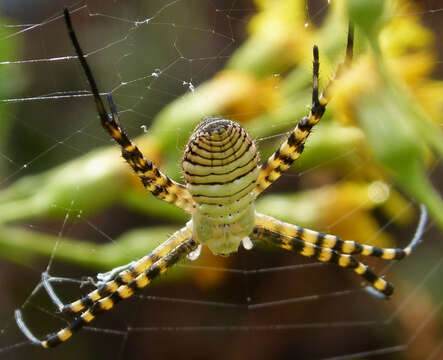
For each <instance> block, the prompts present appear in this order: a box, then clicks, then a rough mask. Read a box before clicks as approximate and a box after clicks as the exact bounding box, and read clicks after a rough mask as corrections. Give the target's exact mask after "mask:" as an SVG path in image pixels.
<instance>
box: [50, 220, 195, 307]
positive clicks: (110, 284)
mask: <svg viewBox="0 0 443 360" xmlns="http://www.w3.org/2000/svg"><path fill="white" fill-rule="evenodd" d="M191 236H192V223H191V222H188V223H187V224H186V226H185V227H183V228H182V229H180V230H179V231H177V232H175V233H174V234H173V235H172V236H171V237H170V238H169V239H168V240H166V241H165V242H163V243H162V244H161V245H159V246H158V247H157V248H155V249H154V250H153V251H152V252H151V253H150V254H149V255H146V256H144V257H142V258H141V259H139V260H137V261H134V262H133V263H132V264H130V265H128V267H127V269H125V270H123V271H121V272H119V273H118V274H117V275H116V276H115V278H114V279H112V280H109V281H106V282H104V283H103V284H101V285H99V286H98V287H97V289H95V290H93V291H91V292H90V293H89V294H87V295H86V296H84V297H82V298H81V299H78V300H76V301H74V302H72V303H69V304H66V305H65V304H63V303H62V301H61V300H60V299H59V297H58V296H57V295H56V294H55V291H54V290H53V289H52V286H51V285H50V281H49V278H48V275H47V273H43V274H42V283H43V286H44V288H45V289H46V292H47V293H48V295H49V296H50V298H51V300H52V301H53V303H54V304H55V305H56V306H57V308H58V309H59V311H60V312H67V313H72V314H76V313H78V312H80V311H83V310H84V309H86V308H89V307H90V306H92V305H93V304H94V303H95V302H97V301H98V300H100V299H102V298H103V297H105V296H108V295H110V294H112V293H113V292H114V291H116V290H117V289H118V288H119V287H120V286H121V285H125V284H128V283H130V282H131V281H133V280H134V279H135V278H136V277H137V276H139V275H140V274H141V273H143V272H144V271H146V269H148V268H149V267H150V266H151V265H152V264H154V263H155V262H157V261H158V260H159V259H161V258H162V257H164V256H165V255H167V254H168V253H169V252H170V251H171V250H173V249H175V248H176V247H177V246H179V245H180V244H182V243H183V242H185V241H186V240H188V239H189V238H190V237H191Z"/></svg>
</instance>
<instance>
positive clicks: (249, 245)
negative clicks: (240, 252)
mask: <svg viewBox="0 0 443 360" xmlns="http://www.w3.org/2000/svg"><path fill="white" fill-rule="evenodd" d="M241 243H242V245H243V247H244V248H245V250H251V249H252V248H253V247H254V243H253V242H252V241H251V239H250V238H249V237H248V236H246V237H245V238H243V239H242V241H241Z"/></svg>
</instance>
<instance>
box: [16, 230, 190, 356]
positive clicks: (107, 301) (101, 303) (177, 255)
mask: <svg viewBox="0 0 443 360" xmlns="http://www.w3.org/2000/svg"><path fill="white" fill-rule="evenodd" d="M197 246H198V243H197V242H196V241H194V240H193V239H192V238H191V236H188V237H187V238H186V239H184V240H183V241H182V242H181V243H180V244H179V245H178V246H176V247H175V248H173V249H170V251H168V253H167V254H165V255H164V256H162V257H161V258H159V259H158V260H157V261H156V262H154V263H153V264H152V265H151V266H149V267H148V268H147V269H146V270H145V271H143V272H142V273H140V274H139V275H138V276H136V277H134V279H133V280H132V281H130V282H129V283H127V284H123V285H120V286H119V287H118V288H117V289H116V290H115V291H113V292H112V293H111V294H109V295H108V296H106V297H104V298H101V299H100V300H98V301H95V302H94V303H93V304H92V305H91V306H90V307H89V308H87V309H86V310H85V311H83V312H82V314H81V315H80V316H78V317H76V318H75V319H74V320H73V321H72V322H71V323H69V325H68V326H67V327H65V328H63V329H61V330H59V331H57V332H56V333H53V334H50V335H48V336H46V338H45V339H44V340H39V339H38V338H37V337H35V336H34V335H33V334H32V332H31V331H30V329H29V328H28V327H27V325H26V324H25V322H24V321H23V318H22V314H21V311H20V310H16V312H15V318H16V321H17V324H18V326H19V328H20V330H21V331H22V332H23V334H24V335H25V336H26V337H27V338H28V340H29V341H30V342H31V343H33V344H35V345H39V346H42V347H44V348H49V347H54V346H57V345H59V344H61V343H62V342H64V341H66V340H68V339H69V338H70V337H71V336H72V335H73V334H74V333H75V332H77V331H78V330H80V329H81V328H82V327H83V326H85V325H87V324H89V323H90V322H91V321H93V320H94V319H95V317H96V316H97V315H98V314H100V313H101V312H104V311H107V310H111V309H112V308H113V307H114V305H115V304H117V303H118V302H120V301H122V300H125V299H127V298H129V297H131V296H132V295H134V293H135V292H136V291H137V290H140V289H142V288H144V287H146V286H147V285H149V284H150V283H151V282H152V280H154V279H155V278H156V277H158V276H160V275H162V274H163V273H165V272H166V271H167V270H168V269H169V268H170V267H172V266H173V265H174V264H176V263H177V262H178V261H180V260H181V259H183V258H184V257H185V256H186V255H188V254H189V253H191V252H192V251H193V250H195V249H196V248H197Z"/></svg>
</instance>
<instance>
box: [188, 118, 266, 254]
mask: <svg viewBox="0 0 443 360" xmlns="http://www.w3.org/2000/svg"><path fill="white" fill-rule="evenodd" d="M258 162H259V156H258V152H257V148H256V146H255V144H254V141H253V140H252V138H251V136H250V135H249V134H248V132H247V131H246V129H245V128H243V127H242V126H241V125H239V124H238V123H236V122H233V121H230V120H226V119H223V118H218V117H206V118H204V119H203V120H202V121H201V122H200V124H199V125H198V126H197V128H196V129H195V130H194V132H193V134H192V135H191V138H190V139H189V142H188V144H187V145H186V149H185V152H184V156H183V160H182V168H183V175H184V178H185V182H186V187H187V188H188V190H189V192H190V193H191V195H192V198H193V199H194V201H195V203H196V207H195V209H194V211H193V212H192V224H193V227H192V229H193V237H194V239H195V240H197V241H198V242H199V243H201V244H205V245H207V246H208V247H209V248H210V249H211V251H212V252H213V253H214V254H218V255H222V254H223V255H227V254H229V253H232V252H235V251H237V249H238V246H239V244H240V242H241V240H242V239H244V238H245V237H248V236H249V234H250V233H251V232H252V229H253V227H254V222H255V207H254V198H255V196H254V193H253V192H252V190H253V189H254V187H255V183H256V180H257V177H258V174H259V168H258Z"/></svg>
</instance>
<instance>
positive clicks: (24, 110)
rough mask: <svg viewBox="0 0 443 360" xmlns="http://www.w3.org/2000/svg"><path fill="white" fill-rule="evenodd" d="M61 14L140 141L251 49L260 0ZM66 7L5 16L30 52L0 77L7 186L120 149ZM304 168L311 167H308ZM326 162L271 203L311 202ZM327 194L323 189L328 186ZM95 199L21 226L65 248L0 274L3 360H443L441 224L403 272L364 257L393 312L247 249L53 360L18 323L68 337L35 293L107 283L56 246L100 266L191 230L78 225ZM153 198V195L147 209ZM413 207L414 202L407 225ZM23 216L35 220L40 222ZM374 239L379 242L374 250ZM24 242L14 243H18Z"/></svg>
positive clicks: (193, 268)
mask: <svg viewBox="0 0 443 360" xmlns="http://www.w3.org/2000/svg"><path fill="white" fill-rule="evenodd" d="M63 5H65V6H69V7H70V9H72V18H73V23H74V26H75V28H76V31H77V35H78V37H79V40H80V43H81V45H82V48H83V49H84V51H85V53H87V54H88V61H89V63H90V66H91V68H92V70H93V73H94V75H95V77H96V79H97V80H98V83H99V87H100V89H101V90H102V91H106V92H111V93H112V94H113V97H114V100H115V101H116V103H117V106H118V109H119V113H120V115H121V121H122V123H123V124H124V127H125V128H126V130H127V131H128V133H129V135H130V137H132V138H133V137H136V136H139V135H141V134H143V133H144V132H147V131H149V128H150V126H151V123H152V120H153V119H154V118H155V117H156V115H157V114H158V113H159V111H160V110H161V109H163V108H164V107H165V106H167V105H168V104H169V103H171V101H173V100H176V99H178V98H179V97H180V96H182V95H183V94H191V95H192V94H193V93H194V91H195V89H196V88H197V87H198V86H199V85H201V84H202V83H204V82H205V81H206V80H207V79H210V78H212V77H213V76H214V74H216V73H217V72H218V71H219V70H220V69H222V68H223V66H224V65H225V63H226V62H227V61H228V59H230V56H231V55H232V54H233V53H234V51H235V50H236V49H237V48H238V47H239V46H240V45H241V44H242V43H243V42H244V41H245V39H246V36H247V34H246V27H247V25H248V21H249V20H250V18H251V16H253V14H254V13H255V12H256V8H255V6H254V4H253V3H252V1H247V0H224V1H217V0H165V1H155V2H143V1H136V2H130V4H128V3H127V2H123V1H120V2H119V1H114V2H109V1H99V0H97V1H81V2H76V1H65V2H64V4H63ZM61 6H62V5H61V4H55V3H50V2H48V3H39V4H38V5H37V4H36V3H35V2H32V1H29V2H27V1H21V2H16V1H12V0H11V1H4V2H3V3H2V4H1V5H0V14H3V16H4V17H3V18H2V24H3V25H2V28H3V30H5V33H4V34H2V36H1V38H0V46H1V43H3V44H4V46H5V49H8V46H12V45H9V44H12V42H14V41H17V42H18V43H19V44H21V45H20V46H21V47H22V48H21V50H20V51H18V52H16V53H15V54H18V55H14V56H11V55H8V53H6V54H2V58H1V59H0V74H6V73H9V74H11V73H12V74H14V75H15V74H16V77H13V80H14V81H8V82H7V83H6V85H5V87H6V90H7V91H5V90H4V89H1V85H0V90H1V91H2V98H3V100H2V102H1V107H2V108H3V109H2V116H3V118H4V119H3V120H4V121H3V126H2V130H3V131H2V135H1V136H2V140H3V141H2V142H3V145H2V148H1V150H0V163H1V164H0V166H1V170H2V175H3V176H2V180H1V184H2V187H4V188H6V187H7V186H9V185H11V184H13V183H14V182H15V181H17V180H18V179H20V178H24V177H26V176H30V175H33V174H39V173H41V172H43V171H45V170H48V169H52V168H53V167H54V166H56V165H60V164H65V163H67V162H69V161H71V160H72V159H76V158H78V157H80V156H82V155H84V154H87V153H88V152H90V151H91V150H92V149H96V148H98V147H100V146H105V145H110V144H111V141H110V139H109V138H108V136H107V134H105V133H104V132H103V130H102V128H101V127H100V124H99V121H98V118H97V115H96V110H95V108H94V104H93V101H92V99H91V96H90V94H89V92H88V91H87V89H88V87H87V84H86V81H85V78H84V76H83V74H82V71H81V69H80V66H79V65H78V62H77V59H76V58H75V57H74V56H73V54H74V52H73V49H72V45H71V43H70V41H69V39H68V36H67V35H66V30H65V28H64V23H63V19H62V17H61V10H62V9H61V8H60V7H61ZM423 9H424V10H423V12H422V14H421V15H422V16H423V21H424V23H425V24H426V25H427V26H429V27H431V28H432V29H433V30H434V31H436V32H439V34H440V36H441V34H442V31H443V29H442V27H441V25H439V24H442V23H443V8H442V7H441V4H440V5H439V2H438V1H437V0H435V1H432V0H429V1H425V2H423ZM306 10H307V15H306V25H307V26H309V25H310V23H311V22H316V21H321V19H322V18H323V17H324V16H325V15H326V13H327V11H328V4H327V2H326V1H311V2H309V3H308V5H307V7H306ZM413 15H415V14H405V15H404V16H413ZM437 38H438V35H437ZM437 45H438V46H440V48H439V49H438V51H440V55H439V56H438V58H437V59H435V61H434V62H435V65H436V77H439V78H441V77H442V76H443V66H442V61H441V59H442V56H441V53H442V51H443V49H442V48H441V44H439V42H438V41H437ZM15 46H17V45H15ZM19 71H20V72H19ZM21 73H23V74H25V75H20V74H21ZM275 75H276V77H280V76H284V75H285V74H279V73H276V74H275ZM321 76H322V74H321ZM4 94H7V95H4ZM11 94H12V95H11ZM14 94H15V95H14ZM309 95H310V94H309V93H308V94H307V96H309ZM197 111H200V112H201V115H202V116H204V115H212V114H206V113H205V111H204V107H203V106H202V107H201V109H197ZM283 125H285V124H283ZM286 125H287V127H289V126H290V125H291V124H286ZM181 130H182V129H181V128H180V124H178V125H177V126H176V127H175V128H174V129H173V131H170V132H169V133H168V134H166V135H167V136H166V137H167V138H172V139H175V143H176V148H175V150H176V152H177V153H180V152H181V151H182V148H181V145H179V144H182V143H183V139H182V137H183V138H186V137H187V136H188V135H189V133H186V132H185V133H183V132H182V131H181ZM252 130H254V129H252ZM255 130H258V132H260V131H261V129H255ZM282 136H284V134H281V133H280V134H277V135H272V136H271V135H270V136H267V137H266V138H261V139H259V143H260V144H261V145H265V144H266V143H268V142H272V140H274V139H275V138H276V137H277V140H278V139H279V138H280V139H281V138H282ZM352 151H353V149H351V150H350V152H352ZM116 154H117V153H116ZM117 159H118V155H117ZM336 160H340V159H339V158H337V159H334V161H336ZM299 161H300V162H301V164H303V161H304V160H303V159H300V160H299ZM330 161H331V160H325V161H321V162H320V163H319V164H317V165H315V166H314V165H313V166H308V168H307V169H303V170H301V171H299V172H298V173H295V172H292V173H290V174H286V175H285V176H284V177H283V178H282V179H281V181H280V182H279V185H278V186H276V188H277V190H279V191H287V190H288V189H291V188H293V186H294V183H296V186H299V187H301V188H303V185H306V183H308V182H309V183H310V184H309V188H314V187H315V186H316V183H315V180H316V179H317V180H318V178H316V177H315V175H314V176H313V175H312V174H315V173H316V172H317V171H319V170H320V173H321V170H322V169H323V168H325V167H327V166H328V164H329V162H330ZM297 166H299V165H297ZM300 167H302V165H300ZM165 170H166V172H167V173H168V174H169V172H168V170H170V171H172V172H173V171H174V170H176V166H175V165H174V164H173V165H171V169H165ZM356 171H359V168H358V166H357V165H355V166H354V167H353V168H350V169H348V170H346V172H345V173H344V175H342V177H341V178H338V179H337V178H334V179H332V180H331V181H332V182H333V183H334V184H340V183H345V182H346V180H347V178H348V177H350V176H352V174H353V172H356ZM439 174H440V176H439ZM88 175H90V174H88ZM429 176H430V177H431V178H432V179H434V180H435V181H434V183H435V185H436V186H440V187H441V181H440V182H439V181H438V179H439V178H440V179H441V166H440V165H439V164H437V165H436V166H433V167H432V168H431V169H430V170H429ZM116 181H118V180H117V179H116ZM312 181H314V183H311V182H312ZM318 183H319V184H320V185H324V182H323V181H319V182H318ZM37 185H38V184H37ZM387 185H388V186H392V184H387ZM86 187H87V185H86V184H83V183H79V184H78V186H77V187H76V188H75V187H73V188H75V191H74V192H73V193H72V194H69V193H68V194H65V196H66V198H67V199H68V200H70V201H68V203H69V204H70V206H69V207H60V205H58V203H57V201H54V202H53V204H52V206H53V210H54V213H57V214H58V215H59V218H60V219H57V218H56V219H54V217H52V216H50V214H48V216H47V217H44V219H45V220H42V219H38V220H37V219H27V220H24V221H19V222H18V223H19V224H18V225H19V226H17V227H16V228H20V229H23V228H24V229H29V230H33V231H38V232H41V233H44V234H48V236H49V235H51V236H56V237H57V238H58V240H57V241H56V242H55V243H53V244H52V245H51V248H50V251H49V252H50V258H49V260H48V258H47V257H41V258H37V259H36V258H31V259H27V258H26V256H25V257H20V256H18V255H14V254H9V253H7V252H6V250H5V253H4V256H3V257H2V258H8V257H9V258H10V260H9V261H8V260H2V261H1V262H0V266H1V271H0V274H1V278H2V296H0V301H1V306H0V309H1V310H0V316H1V320H2V321H1V324H2V325H1V327H0V328H1V332H0V358H2V359H3V358H4V359H20V358H33V359H38V358H42V359H43V358H45V359H48V358H57V359H59V358H63V359H71V358H78V357H79V356H80V357H82V358H94V359H123V358H130V359H142V358H143V359H144V358H155V359H169V358H192V359H200V358H201V359H207V358H213V359H219V358H220V359H221V358H228V359H240V358H241V359H244V358H250V359H270V358H272V359H293V358H301V359H357V358H358V359H366V358H371V359H427V360H436V359H440V358H442V356H443V349H442V345H443V341H442V330H441V329H442V320H443V316H442V315H443V312H442V305H443V301H442V296H441V294H442V287H441V279H439V277H440V278H441V273H442V263H443V257H442V245H441V242H440V241H439V240H441V235H440V233H439V232H438V229H437V228H436V226H435V225H434V224H433V223H432V222H429V223H428V225H427V226H426V229H425V233H424V237H423V243H422V244H421V245H420V246H419V248H418V249H417V250H416V251H415V252H414V254H413V256H411V257H409V258H408V259H407V260H406V261H404V262H396V263H389V262H382V261H367V260H366V259H364V261H365V262H367V263H368V264H370V265H371V266H374V267H375V268H376V270H377V273H380V274H383V275H386V277H387V278H388V279H389V280H390V281H392V282H393V283H394V284H395V285H396V293H395V296H394V297H393V298H392V299H391V300H390V301H387V302H383V301H380V300H377V299H375V298H372V297H370V296H368V294H367V293H365V292H364V291H363V288H362V287H361V286H360V280H359V279H355V277H356V276H355V275H354V274H352V272H348V271H347V270H342V269H337V268H335V267H334V266H329V265H324V264H319V263H316V262H311V261H309V260H306V259H304V258H301V257H299V256H295V255H293V254H290V253H286V252H284V251H270V250H269V249H263V248H262V247H260V246H258V247H257V248H255V249H254V250H252V251H246V250H244V249H240V251H239V253H238V254H234V255H232V256H230V257H229V258H216V257H214V256H212V255H210V254H209V253H207V252H204V253H203V254H202V256H201V257H200V259H198V260H197V261H196V262H192V263H191V262H185V263H183V264H180V265H178V266H177V267H176V269H174V270H171V271H170V272H168V273H167V274H166V275H164V276H163V279H161V280H159V281H156V282H155V283H154V285H153V286H152V287H150V288H148V289H146V290H145V291H142V292H141V293H140V294H138V295H136V296H134V299H131V300H128V301H125V302H123V303H121V304H119V306H118V307H117V308H116V309H115V310H113V311H111V312H108V313H106V314H105V315H103V316H100V317H99V319H97V321H95V322H94V323H92V324H91V326H89V327H86V328H85V329H84V330H82V331H80V332H79V333H78V334H76V335H75V336H74V338H73V339H71V340H69V341H68V342H66V343H64V344H62V345H60V346H59V347H57V348H56V349H53V350H50V351H45V350H43V349H39V348H37V347H34V346H32V345H31V344H30V343H29V342H28V341H27V340H26V339H25V338H24V336H23V335H22V334H21V332H20V331H19V330H18V328H17V326H16V323H15V320H14V310H15V309H17V308H20V309H22V311H23V314H24V317H25V321H26V323H27V324H28V326H29V327H30V328H31V329H32V331H33V332H34V333H35V334H37V335H38V336H42V335H44V334H47V333H49V332H52V331H55V330H58V329H59V328H61V327H63V326H64V325H65V324H66V322H65V321H64V318H63V317H62V316H60V315H59V314H57V313H56V311H55V307H54V306H53V305H52V304H51V302H50V300H49V299H48V296H47V295H46V294H45V292H44V291H43V289H42V287H41V284H40V277H41V273H42V272H43V271H47V272H49V273H50V274H51V275H52V276H56V277H59V281H58V282H57V284H56V286H55V287H56V291H57V293H58V295H59V296H60V297H61V298H62V299H63V300H64V301H66V302H67V301H69V300H73V299H76V298H78V297H79V295H80V294H84V293H85V292H87V291H88V290H90V289H91V286H90V284H89V285H88V281H87V276H94V275H95V274H96V273H97V270H95V271H94V270H91V269H90V268H87V267H81V266H77V265H72V264H66V263H65V262H63V261H61V260H60V259H59V254H60V248H62V247H63V244H64V243H65V242H66V241H69V239H70V238H78V239H82V240H88V241H90V242H92V243H96V244H97V247H96V249H95V251H96V254H95V255H96V256H97V257H100V256H102V254H101V253H100V249H102V247H101V245H103V244H113V243H115V239H117V238H118V237H119V236H120V235H121V234H122V233H124V232H125V231H128V230H130V229H133V228H140V227H144V226H147V225H151V226H159V225H165V226H168V229H169V226H170V229H171V230H167V231H170V233H172V231H174V229H175V230H177V229H178V228H179V227H180V226H182V225H183V223H184V222H180V221H177V220H175V221H174V220H171V219H165V218H160V217H155V216H152V217H147V216H145V215H141V214H140V212H137V211H135V210H127V209H126V208H124V207H123V206H121V205H118V206H112V207H111V208H110V209H109V208H108V209H106V210H105V211H101V212H98V213H93V214H92V215H89V214H88V215H84V213H88V212H89V211H90V210H91V209H84V208H82V207H79V205H78V198H79V194H81V193H82V191H84V190H85V189H86ZM96 195H97V197H98V198H102V197H103V196H102V194H96ZM151 199H152V197H151V196H147V197H146V201H150V200H151ZM413 206H415V205H414V204H412V202H410V201H407V204H406V205H405V208H404V211H405V212H406V211H409V210H410V209H409V208H410V207H413ZM2 210H3V211H5V213H6V212H8V209H4V208H2ZM25 210H26V211H30V212H31V213H32V209H24V210H23V211H25ZM358 210H359V208H358V206H357V205H356V206H355V207H354V208H351V209H348V210H346V212H345V213H344V214H342V215H340V217H339V218H338V219H336V220H335V223H333V224H329V225H328V227H327V228H326V229H322V230H326V231H332V230H333V229H334V228H336V227H337V226H340V224H344V223H346V221H347V220H348V219H349V218H351V217H352V216H353V214H354V213H355V212H357V211H358ZM60 214H62V216H61V217H60ZM400 215H401V214H400ZM400 215H399V216H400ZM5 216H6V215H5ZM374 216H375V217H376V218H377V220H378V221H379V223H380V230H379V231H380V232H381V231H382V230H383V231H388V232H392V233H394V234H395V235H396V237H397V238H398V239H401V241H402V242H401V244H399V246H404V245H405V244H406V243H407V241H408V239H410V238H411V237H412V235H413V232H414V224H413V223H411V224H410V225H409V227H402V228H399V227H398V226H397V225H395V222H396V221H395V220H396V219H395V216H392V217H390V218H389V217H388V218H386V216H382V215H381V214H379V213H375V215H374ZM378 235H379V234H378V233H375V234H373V235H372V234H371V235H370V236H369V239H368V241H370V240H372V239H374V238H375V237H377V236H378ZM0 236H3V235H0ZM166 238H167V236H164V237H163V238H161V239H158V240H157V241H158V242H161V241H163V240H166ZM20 241H21V239H20V238H18V239H17V242H18V243H19V242H20ZM92 251H94V248H93V249H92ZM120 251H121V252H122V253H125V251H127V250H126V249H125V248H121V249H120ZM128 255H129V254H128ZM11 260H12V261H13V262H11ZM439 275H440V276H439Z"/></svg>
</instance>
